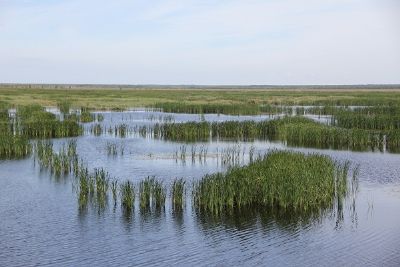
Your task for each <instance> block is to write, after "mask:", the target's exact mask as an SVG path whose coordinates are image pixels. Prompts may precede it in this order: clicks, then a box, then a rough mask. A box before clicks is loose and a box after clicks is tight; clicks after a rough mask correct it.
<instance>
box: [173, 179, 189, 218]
mask: <svg viewBox="0 0 400 267" xmlns="http://www.w3.org/2000/svg"><path fill="white" fill-rule="evenodd" d="M185 184H186V182H185V181H184V180H183V179H182V178H180V179H175V180H174V181H173V183H172V189H171V201H172V208H173V210H174V211H180V210H182V209H183V206H184V203H185V202H184V201H185Z"/></svg>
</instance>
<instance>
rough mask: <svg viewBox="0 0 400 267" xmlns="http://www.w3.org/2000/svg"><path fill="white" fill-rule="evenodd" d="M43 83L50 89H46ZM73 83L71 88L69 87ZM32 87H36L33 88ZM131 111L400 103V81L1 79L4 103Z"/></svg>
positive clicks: (1, 104) (1, 96) (2, 103)
mask: <svg viewBox="0 0 400 267" xmlns="http://www.w3.org/2000/svg"><path fill="white" fill-rule="evenodd" d="M41 86H43V87H44V88H41ZM70 86H71V88H69V87H70ZM29 87H30V88H29ZM63 101H67V102H69V103H70V105H71V106H73V107H87V108H89V109H97V110H106V109H108V110H125V109H127V108H134V107H149V108H151V107H155V106H164V107H167V106H171V105H176V104H177V103H184V104H183V106H185V105H186V106H188V107H186V108H185V109H187V110H189V109H192V107H193V106H196V107H198V106H201V108H202V109H207V108H208V107H209V106H213V105H214V106H215V105H221V106H223V105H224V106H235V105H242V106H247V107H248V108H249V109H254V108H256V109H259V108H260V107H262V106H267V105H271V106H282V105H324V106H325V105H331V106H349V105H357V106H376V105H400V85H375V86H368V85H359V86H268V87H263V86H244V87H240V86H237V87H236V86H226V87H224V86H205V87H202V86H172V87H168V86H150V85H149V86H137V87H125V86H120V87H118V86H110V87H108V86H103V87H102V85H98V86H96V85H17V84H12V85H6V84H0V107H1V106H6V107H9V108H15V107H17V106H21V105H22V106H23V105H29V104H39V105H41V106H57V105H58V103H60V102H63Z"/></svg>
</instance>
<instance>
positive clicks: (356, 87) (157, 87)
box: [0, 83, 400, 91]
mask: <svg viewBox="0 0 400 267" xmlns="http://www.w3.org/2000/svg"><path fill="white" fill-rule="evenodd" d="M1 88H3V89H15V88H21V89H51V90H55V89H60V90H65V89H71V90H79V89H83V90H90V89H93V90H101V89H103V90H146V89H153V90H154V89H155V90H196V89H198V90H222V91H224V90H255V91H257V90H288V91H292V90H293V91H318V90H323V91H329V90H334V91H341V90H345V91H352V90H357V91H363V90H368V91H371V90H372V91H374V90H377V91H392V90H394V91H398V90H400V84H353V85H157V84H137V85H134V84H132V85H128V84H36V83H0V89H1Z"/></svg>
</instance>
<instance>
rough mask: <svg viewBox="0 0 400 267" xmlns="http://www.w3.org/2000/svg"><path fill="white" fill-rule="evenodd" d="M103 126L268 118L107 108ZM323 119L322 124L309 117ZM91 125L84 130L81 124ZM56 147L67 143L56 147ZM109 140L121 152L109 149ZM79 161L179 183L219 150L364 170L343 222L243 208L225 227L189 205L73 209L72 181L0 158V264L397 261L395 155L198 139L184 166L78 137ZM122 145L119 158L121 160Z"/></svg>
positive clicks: (161, 148)
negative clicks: (197, 152) (128, 210)
mask: <svg viewBox="0 0 400 267" xmlns="http://www.w3.org/2000/svg"><path fill="white" fill-rule="evenodd" d="M104 118H105V119H104V121H103V122H102V125H104V126H105V127H109V126H113V125H117V124H121V123H125V124H127V125H129V126H130V127H134V126H137V125H152V124H154V123H157V122H162V121H165V120H168V121H170V120H173V121H175V122H183V121H193V120H196V121H200V120H204V119H205V120H207V121H225V120H246V119H254V120H264V119H270V118H272V117H269V116H225V115H220V116H218V115H205V116H204V117H201V116H199V115H192V114H166V113H162V112H152V111H144V110H134V111H130V112H108V113H104ZM316 119H319V118H316ZM90 125H91V124H87V125H85V127H86V128H87V129H89V128H90ZM53 142H54V144H55V147H56V148H57V147H59V146H61V145H62V144H63V143H65V142H66V139H59V140H54V141H53ZM107 143H108V144H110V143H112V144H115V145H116V146H117V148H118V151H119V153H118V155H116V156H110V155H108V153H107ZM77 144H78V154H79V156H80V157H81V158H83V159H84V161H85V162H87V164H88V165H89V167H90V168H95V167H104V168H105V169H107V170H108V171H109V172H110V174H111V175H112V176H115V177H117V178H118V179H120V180H126V179H130V180H132V181H135V182H137V181H139V180H141V179H143V178H144V177H146V176H148V175H155V176H156V177H158V178H159V179H162V180H164V182H165V183H166V184H168V183H169V182H170V181H171V180H172V179H174V178H175V177H183V178H185V179H187V181H188V182H190V181H192V180H194V179H198V178H200V177H202V176H203V175H204V174H206V173H214V172H216V171H225V170H226V168H227V165H226V164H223V163H222V162H221V157H220V153H221V151H223V150H224V149H233V148H234V149H238V150H240V155H241V156H240V160H239V162H238V163H239V164H246V163H247V162H248V160H249V155H248V151H249V150H250V147H251V146H254V147H255V150H256V153H259V154H264V153H266V152H268V150H270V149H294V150H298V151H302V152H306V153H307V152H318V153H323V154H327V155H329V156H331V157H333V158H334V159H337V160H339V161H344V160H350V161H351V162H352V166H357V165H358V166H359V168H360V175H359V193H358V194H357V196H356V198H355V203H353V202H352V201H351V200H348V201H347V202H346V203H345V207H344V210H343V216H338V214H331V213H329V214H326V215H324V216H321V217H320V218H318V219H310V220H305V219H304V218H298V217H296V216H295V215H293V216H289V217H287V216H278V215H276V214H269V213H268V212H255V211H254V212H253V211H248V212H246V213H245V214H244V213H241V214H235V215H234V216H228V217H224V218H222V219H220V220H213V219H210V218H204V217H202V216H200V215H198V214H196V213H195V212H194V211H193V210H192V207H191V205H190V201H189V202H188V203H187V205H186V207H185V210H184V211H183V212H181V213H179V212H178V213H174V212H172V209H171V208H170V206H169V202H168V199H167V205H166V208H165V211H163V212H159V213H156V212H151V213H146V214H143V213H141V212H140V210H139V209H135V211H134V214H132V215H131V216H126V215H125V214H123V213H122V212H121V209H120V207H119V205H117V206H116V207H114V205H113V204H110V205H109V206H108V207H107V208H106V209H105V210H104V211H101V212H100V211H99V210H98V209H96V208H89V209H88V210H87V211H86V212H81V211H79V209H78V203H77V197H76V192H75V191H74V189H73V182H72V180H71V179H55V178H54V177H52V176H51V175H49V173H48V172H46V171H40V169H39V168H38V166H37V165H36V164H35V162H34V160H33V158H28V159H24V160H16V161H0V266H46V265H57V266H88V265H89V266H93V265H98V266H121V265H150V264H151V265H160V266H165V265H183V266H188V265H189V266H192V265H199V266H208V265H221V266H226V265H234V266H243V265H247V266H254V265H272V266H285V265H286V266H287V265H289V266H293V265H296V266H310V265H317V266H399V265H400V155H398V154H389V153H376V152H349V151H334V150H317V149H305V148H287V147H285V145H284V144H282V143H279V142H266V141H256V142H249V143H245V142H241V143H236V142H228V141H218V142H216V141H211V142H203V143H197V144H195V145H196V149H199V148H200V147H203V148H207V157H206V159H205V160H204V159H202V160H199V159H198V158H197V157H196V159H195V160H194V161H192V159H191V157H190V155H189V154H190V150H191V146H192V145H193V144H187V145H186V146H187V154H188V155H187V158H186V160H185V161H183V160H180V159H176V157H175V156H174V155H175V153H176V152H177V151H178V153H179V149H180V147H181V146H182V145H184V144H183V143H175V142H166V141H162V140H154V139H152V138H149V137H147V138H146V137H140V136H137V135H131V136H128V137H126V138H116V137H114V136H111V135H107V134H106V135H102V136H99V137H97V136H92V135H90V134H89V133H88V131H87V132H86V134H85V135H84V136H82V137H79V138H77ZM121 148H123V155H121V153H120V152H121ZM353 207H355V208H354V209H353Z"/></svg>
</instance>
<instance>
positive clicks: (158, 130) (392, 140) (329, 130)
mask: <svg viewBox="0 0 400 267" xmlns="http://www.w3.org/2000/svg"><path fill="white" fill-rule="evenodd" d="M389 133H390V134H389ZM398 135H399V134H398V130H391V131H386V132H379V131H371V130H365V129H358V128H354V129H346V128H343V127H336V126H330V125H324V124H321V123H318V122H315V121H313V120H311V119H308V118H305V117H300V116H294V117H284V118H280V119H274V120H269V121H260V122H255V121H227V122H213V123H210V122H187V123H165V124H156V125H155V126H154V137H156V138H161V139H165V140H171V141H185V142H194V141H206V140H210V139H215V140H219V139H223V140H242V141H248V140H254V139H259V140H280V141H283V142H285V143H287V144H288V145H290V146H304V147H317V148H333V149H349V150H374V149H380V150H384V149H389V150H390V151H396V150H399V143H398V142H399V138H398Z"/></svg>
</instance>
